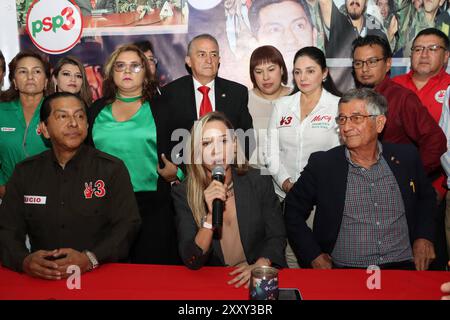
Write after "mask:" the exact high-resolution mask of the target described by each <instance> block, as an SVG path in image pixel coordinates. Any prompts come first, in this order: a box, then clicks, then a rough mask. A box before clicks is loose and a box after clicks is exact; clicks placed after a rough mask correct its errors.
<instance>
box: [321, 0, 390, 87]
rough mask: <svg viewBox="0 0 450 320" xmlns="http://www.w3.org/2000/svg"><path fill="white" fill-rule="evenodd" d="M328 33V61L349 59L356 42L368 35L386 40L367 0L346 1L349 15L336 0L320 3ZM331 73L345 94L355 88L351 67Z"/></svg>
mask: <svg viewBox="0 0 450 320" xmlns="http://www.w3.org/2000/svg"><path fill="white" fill-rule="evenodd" d="M319 5H320V10H321V12H322V17H323V23H324V27H325V34H326V38H327V41H326V44H325V53H326V56H327V58H349V57H350V56H351V50H352V41H353V40H354V39H356V38H358V37H364V36H366V35H377V36H380V37H384V38H386V32H385V29H384V27H383V23H382V22H380V21H378V20H377V19H376V18H375V17H374V16H372V15H370V14H368V13H367V10H366V9H367V0H346V1H345V14H344V13H342V12H341V11H340V10H339V8H338V7H337V6H336V4H335V3H334V1H333V0H319ZM330 71H331V74H332V77H333V79H334V80H335V82H336V84H338V89H339V90H340V91H341V92H344V91H346V90H347V89H349V88H350V87H353V77H352V74H351V68H349V67H344V68H342V67H339V68H332V69H331V70H330Z"/></svg>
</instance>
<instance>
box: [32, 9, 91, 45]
mask: <svg viewBox="0 0 450 320" xmlns="http://www.w3.org/2000/svg"><path fill="white" fill-rule="evenodd" d="M26 29H27V32H28V35H29V36H30V38H31V40H32V41H33V43H34V45H35V46H36V47H38V48H39V49H40V50H42V51H44V52H46V53H50V54H60V53H64V52H66V51H69V50H70V49H72V48H73V47H74V46H75V45H76V44H77V43H78V41H79V40H80V37H81V33H82V31H83V21H82V17H81V13H80V9H79V8H78V6H77V5H76V4H75V3H74V2H73V0H72V1H69V0H58V1H55V0H34V2H33V4H32V5H31V6H30V8H29V9H28V13H27V24H26Z"/></svg>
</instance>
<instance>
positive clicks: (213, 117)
mask: <svg viewBox="0 0 450 320" xmlns="http://www.w3.org/2000/svg"><path fill="white" fill-rule="evenodd" d="M212 121H220V122H222V123H223V124H225V126H226V127H227V129H229V130H233V125H232V124H231V122H230V121H229V120H228V119H227V118H226V117H225V115H224V114H223V113H221V112H210V113H208V114H206V115H204V116H203V117H201V118H200V119H199V120H198V121H196V122H195V123H194V126H193V127H192V129H191V135H190V137H189V139H188V143H187V150H186V151H187V155H188V163H187V164H186V168H187V178H186V185H187V201H188V205H189V208H191V211H192V215H193V216H194V220H195V222H196V223H197V226H200V222H201V219H202V217H204V216H206V214H207V207H206V203H205V196H204V194H203V191H204V190H205V189H206V188H207V187H208V185H209V184H210V182H211V181H210V179H209V178H208V175H207V174H206V169H205V167H204V166H203V164H202V161H201V160H202V145H201V142H202V134H203V129H204V127H205V125H206V124H207V123H208V122H212ZM233 139H234V141H235V142H236V150H235V151H236V154H235V156H234V162H233V164H232V166H233V167H234V168H235V169H236V172H237V174H238V175H244V174H246V173H247V171H248V163H247V161H246V160H245V156H244V155H243V151H242V149H241V148H240V146H239V141H238V140H239V139H237V138H236V136H235V135H233ZM240 159H244V161H239V160H240Z"/></svg>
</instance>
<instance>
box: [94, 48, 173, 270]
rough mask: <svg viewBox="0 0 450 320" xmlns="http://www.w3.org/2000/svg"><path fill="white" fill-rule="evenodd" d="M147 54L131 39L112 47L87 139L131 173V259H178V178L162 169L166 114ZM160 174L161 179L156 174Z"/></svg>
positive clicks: (156, 261) (159, 261)
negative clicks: (173, 187) (135, 225)
mask: <svg viewBox="0 0 450 320" xmlns="http://www.w3.org/2000/svg"><path fill="white" fill-rule="evenodd" d="M149 79H150V70H149V67H148V65H147V63H146V58H145V55H144V54H143V52H142V51H141V50H139V49H138V48H137V47H136V46H134V45H124V46H121V47H119V48H118V49H116V50H115V51H114V52H113V53H112V54H111V56H110V57H109V59H108V61H107V62H106V64H105V79H104V82H103V94H104V96H103V98H102V99H99V100H97V101H96V102H95V103H94V104H93V105H92V106H91V108H90V109H89V114H88V120H89V136H88V139H89V140H88V141H89V142H90V143H91V144H93V145H94V146H95V147H96V148H97V149H99V150H101V151H103V152H106V153H109V154H111V155H114V156H116V157H118V158H119V159H122V160H123V161H124V163H125V165H126V167H127V168H128V171H129V173H130V177H131V182H132V185H133V189H134V192H135V196H136V200H137V203H138V206H139V210H140V214H141V219H142V226H141V232H140V234H139V236H138V238H137V240H136V243H135V245H134V246H133V248H132V250H131V252H130V258H131V261H132V262H134V263H152V264H175V263H178V253H177V242H176V232H175V224H174V220H173V210H172V208H171V201H170V185H169V183H168V181H174V180H176V168H175V172H174V173H173V174H172V175H171V173H170V170H169V168H168V166H166V167H165V168H164V169H160V168H159V165H158V161H159V155H160V154H161V153H160V151H162V149H163V147H162V144H163V143H164V141H165V140H166V139H164V138H163V137H162V135H161V134H159V133H160V132H161V130H160V129H162V126H164V125H165V120H164V119H165V117H164V116H163V113H162V111H164V108H158V107H157V102H156V101H155V100H151V99H152V98H153V92H154V89H155V83H154V82H153V81H151V80H149ZM159 175H161V176H162V177H163V178H164V180H165V181H163V179H159Z"/></svg>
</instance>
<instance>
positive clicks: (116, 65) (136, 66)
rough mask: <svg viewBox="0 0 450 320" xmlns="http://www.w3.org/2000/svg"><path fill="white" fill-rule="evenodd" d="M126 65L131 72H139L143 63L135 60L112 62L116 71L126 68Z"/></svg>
mask: <svg viewBox="0 0 450 320" xmlns="http://www.w3.org/2000/svg"><path fill="white" fill-rule="evenodd" d="M127 67H130V71H131V72H133V73H139V72H141V70H142V68H143V65H142V64H140V63H137V62H132V63H125V62H116V63H114V71H116V72H123V71H125V70H126V69H127Z"/></svg>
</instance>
